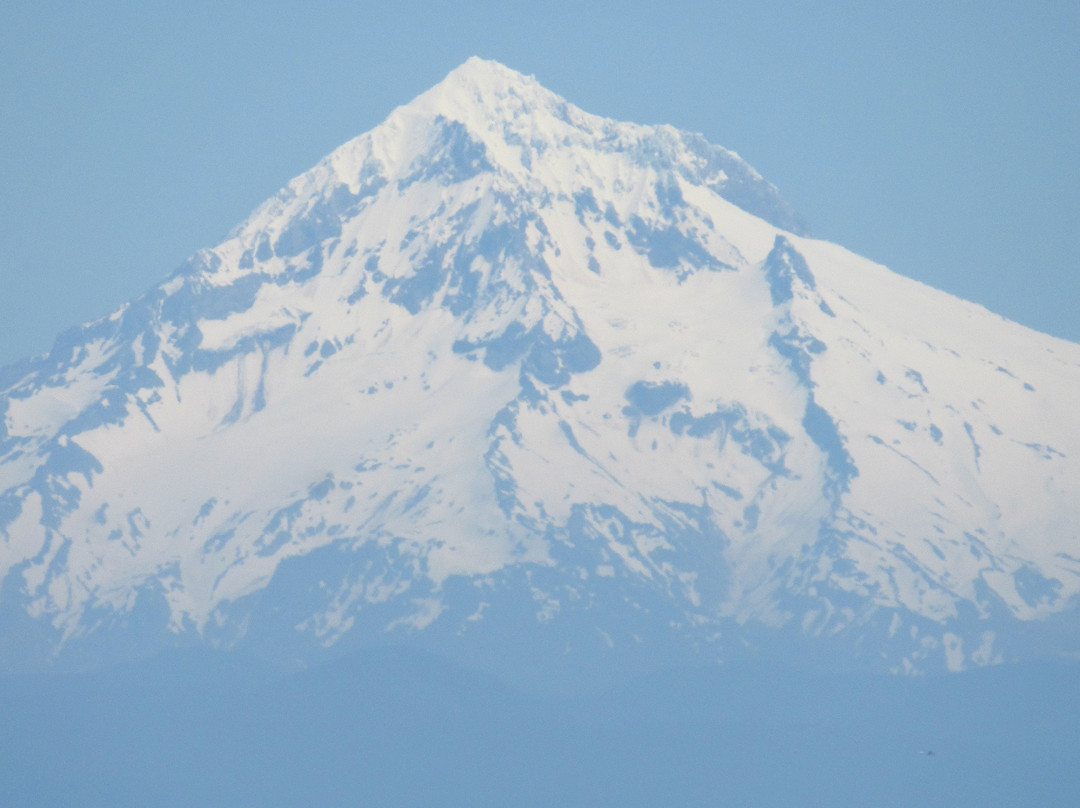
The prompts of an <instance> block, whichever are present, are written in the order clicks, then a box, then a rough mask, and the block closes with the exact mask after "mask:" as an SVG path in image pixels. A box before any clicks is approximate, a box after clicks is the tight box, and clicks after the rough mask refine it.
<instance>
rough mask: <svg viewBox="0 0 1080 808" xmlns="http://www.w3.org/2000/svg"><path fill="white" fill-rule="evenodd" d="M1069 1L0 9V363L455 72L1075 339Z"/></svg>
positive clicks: (1076, 164) (203, 238) (81, 316)
mask: <svg viewBox="0 0 1080 808" xmlns="http://www.w3.org/2000/svg"><path fill="white" fill-rule="evenodd" d="M1077 42H1080V4H1078V3H1076V2H1075V0H1070V1H1069V2H1029V3H1019V2H982V3H974V2H970V3H968V2H964V3H960V2H921V1H919V0H916V1H915V2H904V3H900V2H874V3H864V2H835V3H820V2H770V0H764V2H754V3H749V2H748V3H724V2H711V3H706V2H699V3H692V2H691V3H679V2H669V3H666V4H660V3H640V2H639V3H635V2H624V3H613V2H593V3H590V4H588V5H587V6H586V7H583V6H582V5H581V4H577V3H570V2H555V3H530V4H524V3H522V4H514V3H508V2H490V1H474V2H469V1H468V0H465V1H464V2H457V3H437V2H428V3H418V2H408V1H407V0H406V1H405V2H399V3H394V4H390V3H383V2H380V3H367V2H352V3H348V2H332V1H329V0H328V1H326V2H318V1H317V0H316V1H315V2H309V3H305V4H299V3H296V4H293V3H275V2H265V3H262V4H258V5H256V4H249V3H237V2H231V1H230V0H219V2H212V3H211V2H199V0H195V1H194V2H188V3H183V4H180V3H172V2H156V1H154V0H148V1H147V2H140V3H135V2H108V1H106V2H99V3H94V4H72V3H60V2H49V1H48V0H45V1H44V2H42V1H41V0H39V1H38V2H25V1H24V0H8V1H7V2H5V3H3V4H2V6H0V364H7V363H9V362H11V361H14V360H16V359H19V358H21V357H23V356H26V355H29V354H31V353H37V352H41V351H45V350H47V349H48V348H49V346H50V345H51V343H52V340H53V338H54V337H55V335H56V334H57V333H59V332H60V331H61V330H63V329H64V328H66V327H69V326H71V325H75V324H77V323H79V322H82V321H85V320H88V319H92V318H95V317H98V316H100V315H103V314H106V313H107V312H109V311H110V310H112V309H113V308H115V307H116V306H117V305H119V304H120V303H122V302H123V301H125V300H127V299H129V298H131V297H134V296H135V295H137V294H139V293H140V292H142V291H144V290H145V289H147V288H148V287H150V286H151V285H153V284H154V283H156V282H157V281H159V280H161V279H162V278H164V277H165V276H166V275H167V274H168V273H169V272H170V271H171V270H172V269H173V268H174V267H176V266H177V265H178V264H179V263H180V262H181V261H182V260H183V259H184V258H185V257H186V256H188V255H189V254H191V253H192V252H194V251H195V250H196V249H198V248H200V247H204V246H212V245H213V244H215V243H217V242H218V241H219V240H220V239H221V238H222V237H223V236H224V235H225V234H226V233H227V232H228V231H229V230H230V229H231V228H232V227H233V225H235V224H236V223H237V222H239V221H240V220H241V219H243V218H244V217H245V216H246V215H247V214H248V213H249V212H250V210H251V209H252V208H254V207H255V206H256V205H257V204H258V203H259V202H261V201H262V200H263V199H265V198H266V197H268V196H270V195H271V194H273V193H274V192H275V191H276V190H277V189H278V188H279V187H280V186H282V185H283V184H285V183H286V182H287V181H288V180H289V179H291V178H292V177H293V176H295V175H297V174H299V173H301V172H302V171H304V170H306V169H307V168H309V167H310V166H311V165H313V164H314V163H315V162H316V161H318V159H319V158H321V157H322V156H323V155H325V154H326V153H328V152H329V151H331V150H332V149H334V148H335V147H337V146H338V145H340V144H341V143H343V142H344V141H346V140H348V139H349V138H351V137H353V136H355V135H357V134H360V133H361V132H363V131H366V130H367V129H370V128H371V127H372V126H375V125H376V124H378V123H379V122H380V121H381V120H382V119H383V118H384V117H385V116H386V115H387V114H388V113H389V112H390V110H391V109H393V108H394V107H395V106H397V105H399V104H403V103H406V102H407V101H409V100H410V99H411V98H412V97H413V96H415V95H417V94H418V93H420V92H422V91H423V90H424V89H426V88H427V87H429V86H431V85H433V84H435V83H437V82H438V81H440V80H441V79H442V78H443V76H445V74H446V73H447V72H449V71H450V70H451V69H452V68H454V67H455V66H456V65H458V64H460V63H461V62H463V61H464V60H465V59H466V58H467V57H469V56H470V55H473V54H478V55H481V56H484V57H486V58H493V59H497V60H499V61H501V62H503V63H504V64H506V65H508V66H510V67H512V68H514V69H516V70H519V71H521V72H523V73H531V74H534V75H536V77H537V78H538V79H539V80H540V82H541V83H542V84H544V85H545V86H547V87H549V88H550V89H552V90H554V91H555V92H557V93H559V94H561V95H563V96H565V97H566V98H567V99H568V100H569V101H571V102H572V103H574V104H576V105H577V106H579V107H582V108H583V109H586V110H588V111H590V112H594V113H597V114H601V115H606V116H609V117H614V118H619V119H624V120H634V121H638V122H641V123H670V124H673V125H675V126H677V127H679V128H682V129H688V130H692V131H698V132H702V133H703V134H704V135H705V136H706V137H707V138H708V139H709V140H711V141H713V142H714V143H719V144H721V145H724V146H726V147H728V148H731V149H734V150H735V151H737V152H739V153H740V154H741V155H742V156H743V157H745V158H746V159H747V160H748V161H749V162H750V163H751V164H752V165H754V166H755V167H756V168H757V169H758V170H759V171H760V172H761V173H762V174H763V175H764V176H765V177H766V178H767V179H769V180H770V181H771V182H773V183H774V184H775V185H776V186H777V187H778V188H779V189H780V192H781V193H782V195H783V196H784V197H785V198H786V199H787V200H788V201H789V202H790V203H791V204H793V205H794V206H795V207H796V209H798V210H799V211H800V213H801V214H802V215H803V216H804V217H805V218H806V219H807V220H808V221H809V222H810V224H811V227H812V228H813V230H814V232H815V234H817V235H819V236H821V237H823V238H827V239H829V240H831V241H836V242H839V243H841V244H843V245H845V246H847V247H849V248H850V249H853V250H855V251H856V252H859V253H861V254H863V255H865V256H867V257H869V258H872V259H874V260H877V261H880V262H882V263H884V264H887V265H888V266H890V267H892V268H893V269H895V270H896V271H898V272H901V273H902V274H905V275H908V276H910V277H914V278H917V279H919V280H921V281H924V282H926V283H929V284H931V285H933V286H936V287H938V288H941V289H945V290H947V291H949V292H952V293H954V294H957V295H959V296H961V297H965V298H968V299H971V300H975V301H977V302H979V303H982V304H983V305H985V306H987V307H988V308H990V309H992V310H994V311H996V312H998V313H1001V314H1003V315H1005V316H1008V317H1010V318H1012V319H1015V320H1018V321H1020V322H1021V323H1024V324H1025V325H1028V326H1031V327H1033V328H1037V329H1039V330H1042V331H1047V332H1049V333H1052V334H1055V335H1057V336H1061V337H1064V338H1067V339H1072V340H1074V341H1080V316H1077V314H1076V309H1077V306H1078V304H1080V257H1078V256H1080V252H1078V251H1077V248H1076V246H1075V245H1074V244H1073V241H1074V238H1075V236H1076V235H1077V234H1078V233H1080V226H1078V223H1080V150H1078V149H1077V143H1080V48H1078V47H1077Z"/></svg>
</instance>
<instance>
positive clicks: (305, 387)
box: [0, 59, 1080, 677]
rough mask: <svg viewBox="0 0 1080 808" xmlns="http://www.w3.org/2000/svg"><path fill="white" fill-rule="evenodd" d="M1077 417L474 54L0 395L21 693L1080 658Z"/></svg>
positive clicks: (10, 664) (901, 291)
mask: <svg viewBox="0 0 1080 808" xmlns="http://www.w3.org/2000/svg"><path fill="white" fill-rule="evenodd" d="M1077 401H1080V345H1075V344H1071V343H1068V342H1064V341H1061V340H1057V339H1054V338H1051V337H1049V336H1045V335H1043V334H1039V333H1036V332H1033V331H1031V330H1028V329H1026V328H1023V327H1021V326H1019V325H1016V324H1014V323H1011V322H1008V321H1006V320H1004V319H1002V318H1000V317H998V316H996V315H994V314H991V313H990V312H988V311H986V310H985V309H983V308H981V307H979V306H976V305H974V304H971V303H967V302H964V301H962V300H958V299H956V298H954V297H951V296H949V295H947V294H944V293H942V292H938V291H936V290H934V289H931V288H929V287H927V286H924V285H922V284H919V283H917V282H915V281H912V280H909V279H907V278H903V277H900V276H898V275H895V274H893V273H892V272H890V271H889V270H887V269H886V268H884V267H882V266H880V265H877V264H874V263H872V262H870V261H868V260H866V259H864V258H861V257H859V256H856V255H853V254H851V253H850V252H848V251H846V250H844V249H843V248H842V247H839V246H837V245H835V244H830V243H827V242H823V241H819V240H815V239H813V238H810V237H809V236H808V235H807V233H806V231H805V228H804V227H803V225H802V224H801V223H800V220H799V219H798V217H797V216H796V215H795V213H794V212H793V211H792V210H791V209H790V207H789V206H787V205H786V204H785V203H784V202H783V200H782V199H780V197H779V195H778V194H777V192H776V190H775V189H774V188H773V187H772V186H771V185H770V184H768V183H767V182H766V181H765V180H763V179H762V178H761V177H760V176H759V175H758V174H757V173H756V172H755V171H754V170H753V169H752V168H750V167H749V166H748V165H747V164H746V163H745V162H743V161H742V160H741V159H740V158H739V157H738V156H737V155H735V154H734V153H732V152H730V151H727V150H725V149H722V148H719V147H716V146H713V145H710V144H708V143H707V142H706V141H705V140H704V139H703V138H701V137H700V136H698V135H693V134H687V133H684V132H680V131H678V130H676V129H673V128H671V127H667V126H639V125H635V124H627V123H618V122H615V121H611V120H606V119H603V118H599V117H596V116H593V115H589V114H587V113H585V112H582V111H581V110H579V109H577V108H575V107H573V106H572V105H570V104H568V103H567V102H566V101H564V100H563V99H561V98H559V97H558V96H556V95H554V94H552V93H550V92H548V91H547V90H545V89H544V88H542V87H541V86H540V85H539V84H538V83H537V82H536V81H535V80H534V79H532V78H527V77H524V76H522V75H520V74H518V73H515V72H513V71H511V70H509V69H507V68H505V67H503V66H501V65H498V64H495V63H492V62H486V61H482V60H479V59H471V60H469V61H468V62H467V63H465V64H464V65H463V66H462V67H460V68H458V69H457V70H455V71H454V72H453V73H451V74H450V75H449V76H448V77H447V78H446V79H445V80H444V81H443V82H442V83H441V84H439V85H438V86H436V87H435V88H433V89H432V90H430V91H428V92H427V93H425V94H423V95H421V96H420V97H419V98H417V99H415V100H414V101H413V102H412V103H410V104H408V105H406V106H404V107H401V108H399V109H397V110H395V111H394V112H393V113H392V114H391V115H390V116H389V118H388V119H387V120H386V121H385V122H384V123H383V124H381V125H380V126H378V127H377V128H375V129H374V130H372V131H371V132H369V133H367V134H365V135H362V136H360V137H358V138H356V139H355V140H352V141H350V142H349V143H346V144H345V145H344V146H342V147H341V148H340V149H338V150H337V151H335V152H334V153H332V154H331V155H329V156H328V157H327V158H325V159H324V160H323V161H322V162H320V163H319V164H318V165H317V166H315V167H314V168H313V169H312V170H310V171H309V172H307V173H305V174H303V175H301V176H300V177H298V178H296V179H295V180H293V181H292V182H291V183H289V185H288V186H287V187H285V188H284V189H283V190H282V191H281V192H280V193H279V194H278V195H277V196H276V197H274V198H273V199H271V200H269V201H268V202H266V203H265V204H263V205H262V206H261V207H260V208H259V209H258V210H256V211H255V212H254V213H253V214H252V216H251V217H250V218H249V219H248V220H247V221H246V222H244V223H243V224H241V225H240V226H239V227H238V228H237V229H236V230H234V231H233V233H232V234H231V235H230V236H229V237H228V238H227V239H226V240H225V241H224V242H223V243H222V244H220V245H218V246H217V247H214V248H212V249H209V250H204V251H202V252H200V253H199V254H197V255H195V256H194V257H193V258H191V259H190V260H189V261H188V262H187V264H185V265H184V266H183V267H181V268H180V269H179V270H178V271H177V272H176V273H175V274H174V275H173V276H172V277H170V278H169V279H168V280H166V281H165V282H164V283H162V284H161V285H159V286H157V287H156V288H154V289H152V290H150V291H149V292H148V293H146V294H145V295H143V296H142V297H140V298H138V299H136V300H134V301H132V302H131V303H129V304H127V305H125V306H124V307H122V308H121V309H120V310H118V311H116V312H115V313H114V314H112V315H111V316H109V317H107V318H104V319H102V320H99V321H97V322H93V323H90V324H88V325H84V326H82V327H79V328H75V329H73V330H71V331H69V332H67V333H65V334H63V335H62V336H61V337H60V338H59V339H58V340H57V342H56V345H55V347H54V348H53V350H52V352H51V353H50V354H49V355H48V356H44V357H39V358H36V359H33V360H28V361H26V362H24V363H22V364H19V365H16V366H13V367H9V368H6V369H4V370H3V371H0V540H2V544H0V576H2V578H0V580H2V581H3V586H2V590H0V665H2V666H3V667H4V668H6V669H34V668H39V667H42V666H47V665H57V664H59V665H91V664H101V663H104V662H108V661H110V660H111V659H116V658H120V657H124V656H132V655H135V656H140V655H146V654H148V653H150V652H151V651H153V650H155V649H157V648H161V647H165V646H171V645H178V644H179V645H183V644H197V643H210V644H214V645H224V646H243V647H248V648H251V649H255V650H257V651H258V652H259V653H262V654H266V655H270V656H273V657H275V658H277V659H279V660H281V661H283V662H286V663H296V662H299V663H301V664H303V663H306V662H310V661H312V660H314V659H316V658H318V657H319V656H320V655H322V654H325V653H328V652H333V651H334V649H340V648H344V647H350V646H356V645H371V644H380V643H386V642H405V643H413V644H416V645H421V646H425V647H428V648H435V649H437V650H440V651H443V652H446V653H448V654H450V655H451V656H456V657H458V658H460V659H467V660H469V661H471V662H474V663H476V664H480V665H487V666H491V667H494V666H499V667H500V669H501V670H520V671H522V672H524V671H531V672H532V673H533V675H535V676H538V677H539V676H545V675H548V674H549V673H550V672H551V671H554V670H573V671H578V672H580V671H581V670H584V669H585V668H589V669H591V670H596V671H603V670H607V669H609V668H612V667H623V668H626V669H632V668H635V667H636V668H642V667H649V666H655V665H658V664H662V663H663V661H664V660H673V659H676V658H691V657H699V658H706V659H730V658H736V657H738V656H745V655H747V654H751V655H760V656H773V657H775V656H791V655H796V654H798V655H809V657H808V658H816V659H828V660H831V661H832V662H834V663H836V664H840V665H859V666H870V667H878V668H881V669H888V670H895V671H919V670H935V669H945V668H947V669H950V670H958V669H961V668H964V667H968V666H978V665H985V664H990V663H994V662H997V661H1001V660H1008V659H1012V658H1018V657H1022V656H1025V655H1031V654H1041V653H1050V654H1074V653H1076V652H1080V620H1078V615H1077V609H1076V595H1077V593H1078V591H1080V536H1078V527H1077V526H1078V525H1080V496H1077V494H1080V460H1078V458H1080V427H1078V425H1077V420H1076V418H1075V413H1074V411H1075V408H1076V402H1077ZM327 649H329V651H328V650H327ZM523 675H524V674H523ZM574 675H577V674H574Z"/></svg>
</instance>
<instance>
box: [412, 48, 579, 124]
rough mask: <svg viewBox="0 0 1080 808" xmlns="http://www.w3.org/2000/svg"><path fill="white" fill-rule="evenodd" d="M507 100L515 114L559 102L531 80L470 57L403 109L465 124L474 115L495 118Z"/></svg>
mask: <svg viewBox="0 0 1080 808" xmlns="http://www.w3.org/2000/svg"><path fill="white" fill-rule="evenodd" d="M507 99H516V100H517V102H518V103H517V105H516V106H518V110H517V111H519V112H520V111H521V107H528V108H533V107H536V106H538V105H542V104H543V103H544V102H550V101H557V102H561V101H562V99H560V98H558V97H557V96H555V94H554V93H551V92H549V91H548V90H546V89H544V88H543V87H542V86H541V85H540V83H539V82H538V81H537V80H536V78H535V77H534V76H526V75H524V74H522V73H518V72H517V71H516V70H511V69H510V68H509V67H506V66H505V65H503V64H500V63H499V62H496V61H492V60H490V59H481V58H480V57H478V56H471V57H469V58H468V59H467V60H466V61H465V62H464V63H462V64H461V65H459V66H458V67H456V68H454V69H453V70H451V71H450V73H449V74H447V76H446V78H444V79H443V80H442V81H441V82H439V83H438V84H436V85H435V86H434V87H432V88H431V89H430V90H428V91H427V92H425V93H423V94H421V95H420V96H419V97H418V98H416V99H415V100H414V101H413V102H412V103H411V104H409V105H408V107H407V108H408V109H412V110H416V111H424V112H429V113H435V114H439V115H442V116H444V117H446V118H449V119H451V120H458V121H461V122H462V123H465V124H468V123H470V122H472V121H473V120H475V118H476V116H477V115H481V116H484V117H489V116H491V115H493V114H497V113H498V112H500V111H501V108H502V107H504V106H505V103H506V101H507ZM563 103H565V102H563Z"/></svg>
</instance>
